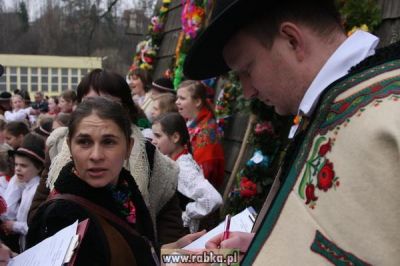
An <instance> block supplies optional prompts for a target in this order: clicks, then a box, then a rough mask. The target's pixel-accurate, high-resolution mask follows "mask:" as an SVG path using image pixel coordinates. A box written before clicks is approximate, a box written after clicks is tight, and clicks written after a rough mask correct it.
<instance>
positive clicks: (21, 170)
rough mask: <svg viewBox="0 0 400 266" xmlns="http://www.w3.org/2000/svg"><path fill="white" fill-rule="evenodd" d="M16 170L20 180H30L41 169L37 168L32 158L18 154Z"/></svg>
mask: <svg viewBox="0 0 400 266" xmlns="http://www.w3.org/2000/svg"><path fill="white" fill-rule="evenodd" d="M14 171H15V175H16V176H17V178H18V180H19V181H20V182H29V181H30V180H31V179H32V178H33V177H35V176H38V175H39V172H40V169H38V168H36V166H35V165H34V164H33V162H32V161H31V160H30V159H28V158H26V157H24V156H18V155H16V156H15V170H14Z"/></svg>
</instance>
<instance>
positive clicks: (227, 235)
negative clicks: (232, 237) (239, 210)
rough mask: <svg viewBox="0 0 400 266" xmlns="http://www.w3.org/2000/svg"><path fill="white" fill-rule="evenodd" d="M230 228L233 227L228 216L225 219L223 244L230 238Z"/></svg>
mask: <svg viewBox="0 0 400 266" xmlns="http://www.w3.org/2000/svg"><path fill="white" fill-rule="evenodd" d="M230 226H231V216H230V215H229V214H228V215H226V217H225V229H224V235H223V236H222V240H221V242H222V241H224V240H226V239H228V238H229V228H230Z"/></svg>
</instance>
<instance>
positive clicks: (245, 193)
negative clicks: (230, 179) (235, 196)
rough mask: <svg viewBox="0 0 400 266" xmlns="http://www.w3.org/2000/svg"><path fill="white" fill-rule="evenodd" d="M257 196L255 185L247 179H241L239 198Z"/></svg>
mask: <svg viewBox="0 0 400 266" xmlns="http://www.w3.org/2000/svg"><path fill="white" fill-rule="evenodd" d="M256 194H257V185H256V184H255V183H254V182H253V181H251V180H249V179H248V178H247V177H243V178H242V180H241V181H240V196H242V197H243V198H250V197H253V196H255V195H256Z"/></svg>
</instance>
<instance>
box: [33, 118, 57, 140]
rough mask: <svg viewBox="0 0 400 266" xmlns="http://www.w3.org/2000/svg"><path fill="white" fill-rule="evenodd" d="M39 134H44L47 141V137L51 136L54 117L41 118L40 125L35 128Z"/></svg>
mask: <svg viewBox="0 0 400 266" xmlns="http://www.w3.org/2000/svg"><path fill="white" fill-rule="evenodd" d="M33 131H34V132H35V133H36V134H38V135H39V136H42V137H43V138H44V140H45V141H46V139H47V137H48V136H50V133H51V131H53V118H51V117H45V118H43V119H41V120H40V122H39V125H38V127H36V128H35V129H34V130H33Z"/></svg>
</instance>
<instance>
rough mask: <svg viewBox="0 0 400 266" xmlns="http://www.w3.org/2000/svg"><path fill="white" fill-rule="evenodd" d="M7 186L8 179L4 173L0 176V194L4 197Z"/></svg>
mask: <svg viewBox="0 0 400 266" xmlns="http://www.w3.org/2000/svg"><path fill="white" fill-rule="evenodd" d="M7 187H8V181H7V178H6V176H4V175H2V176H0V196H2V197H4V192H6V189H7Z"/></svg>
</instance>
